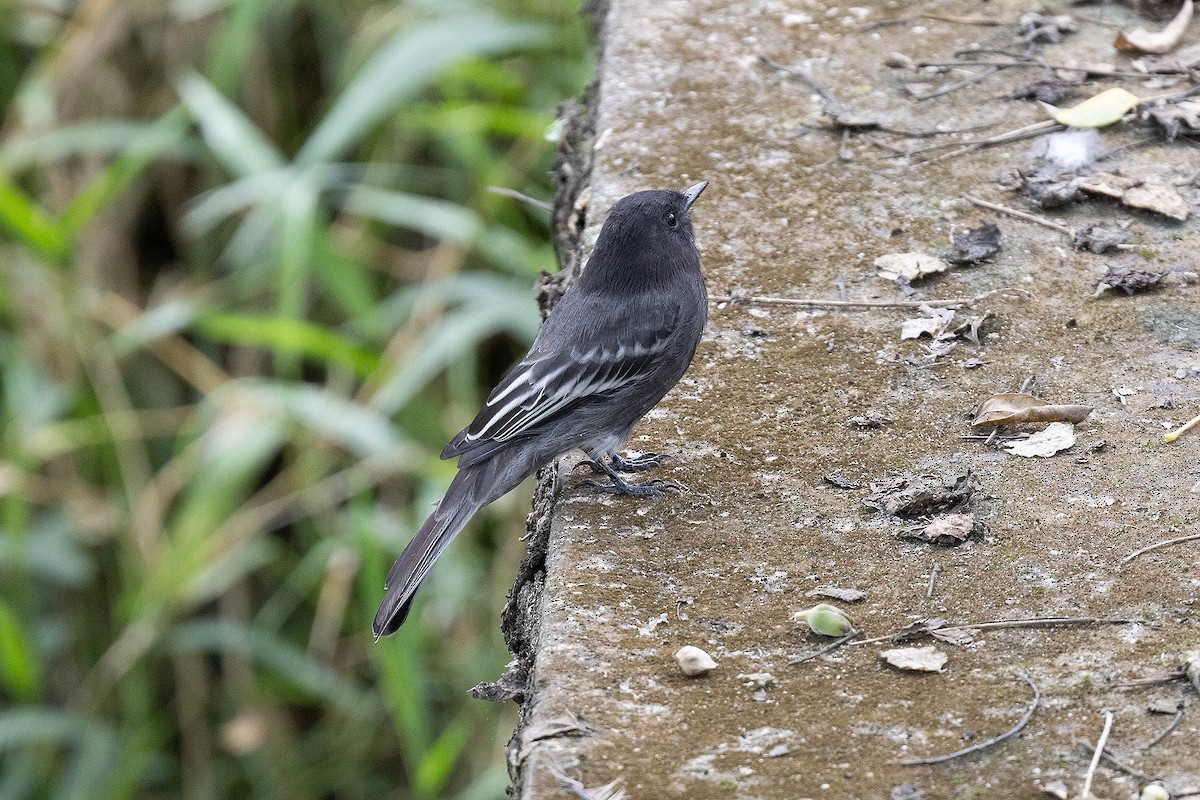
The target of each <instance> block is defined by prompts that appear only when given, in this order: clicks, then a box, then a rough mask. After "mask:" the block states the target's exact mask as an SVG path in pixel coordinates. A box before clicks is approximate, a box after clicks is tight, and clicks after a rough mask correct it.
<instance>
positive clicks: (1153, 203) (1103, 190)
mask: <svg viewBox="0 0 1200 800" xmlns="http://www.w3.org/2000/svg"><path fill="white" fill-rule="evenodd" d="M1072 185H1074V186H1075V187H1076V188H1079V189H1082V190H1083V191H1085V192H1088V193H1089V194H1100V195H1104V196H1105V197H1113V198H1116V199H1118V200H1120V201H1121V203H1122V204H1123V205H1126V206H1129V207H1130V208H1140V209H1142V210H1144V211H1153V212H1155V213H1156V214H1162V215H1163V216H1165V217H1170V218H1171V219H1177V220H1179V221H1180V222H1182V221H1183V220H1185V219H1187V217H1188V205H1187V203H1186V202H1185V201H1184V199H1183V198H1182V197H1180V195H1179V192H1177V191H1175V187H1173V186H1170V185H1168V184H1165V183H1160V182H1159V181H1152V180H1151V181H1143V180H1139V179H1137V178H1130V177H1128V176H1126V175H1117V174H1116V173H1113V172H1097V173H1094V174H1092V175H1086V176H1084V177H1081V178H1076V179H1075V180H1074V181H1072Z"/></svg>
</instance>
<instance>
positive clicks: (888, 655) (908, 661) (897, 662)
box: [879, 647, 950, 672]
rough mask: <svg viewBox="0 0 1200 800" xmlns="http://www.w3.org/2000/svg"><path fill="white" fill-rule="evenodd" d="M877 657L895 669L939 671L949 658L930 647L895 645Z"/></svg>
mask: <svg viewBox="0 0 1200 800" xmlns="http://www.w3.org/2000/svg"><path fill="white" fill-rule="evenodd" d="M879 657H880V658H882V659H883V660H884V661H886V662H887V663H889V664H891V665H892V666H893V667H896V668H897V669H905V670H911V671H914V672H941V671H942V668H943V667H945V666H946V662H947V661H949V660H950V659H949V658H947V657H946V654H945V653H941V652H938V651H937V650H936V649H935V648H932V647H896V648H894V649H892V650H884V651H883V652H882V653H880V654H879Z"/></svg>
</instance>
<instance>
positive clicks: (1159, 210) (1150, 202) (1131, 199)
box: [1121, 181, 1188, 222]
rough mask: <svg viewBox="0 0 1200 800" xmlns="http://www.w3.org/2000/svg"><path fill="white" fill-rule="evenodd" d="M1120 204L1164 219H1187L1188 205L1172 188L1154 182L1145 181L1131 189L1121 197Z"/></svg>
mask: <svg viewBox="0 0 1200 800" xmlns="http://www.w3.org/2000/svg"><path fill="white" fill-rule="evenodd" d="M1121 202H1122V203H1123V204H1124V205H1127V206H1129V207H1130V208H1140V209H1142V210H1144V211H1153V212H1154V213H1156V214H1162V215H1163V216H1164V217H1170V218H1171V219H1177V220H1179V221H1180V222H1183V221H1184V220H1185V219H1187V218H1188V205H1187V202H1185V201H1184V199H1183V198H1182V197H1180V196H1179V192H1177V191H1175V187H1174V186H1168V185H1167V184H1165V183H1158V182H1155V181H1146V182H1145V183H1143V184H1142V185H1140V186H1134V187H1131V188H1130V189H1129V190H1127V191H1126V192H1125V194H1123V195H1122V196H1121Z"/></svg>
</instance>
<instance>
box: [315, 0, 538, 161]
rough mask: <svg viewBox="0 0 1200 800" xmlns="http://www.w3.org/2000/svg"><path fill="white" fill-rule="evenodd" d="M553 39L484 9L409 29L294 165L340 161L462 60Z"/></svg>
mask: <svg viewBox="0 0 1200 800" xmlns="http://www.w3.org/2000/svg"><path fill="white" fill-rule="evenodd" d="M550 39H551V37H550V30H549V29H548V28H546V27H544V26H541V25H535V24H529V23H517V22H508V21H506V20H503V19H500V18H497V17H493V16H490V15H488V14H485V13H482V12H476V13H474V14H472V15H470V16H464V17H457V18H446V19H439V20H435V21H432V22H426V23H423V24H420V25H413V26H411V27H408V28H405V29H404V30H403V31H401V32H400V33H399V34H398V35H397V36H396V37H394V38H393V39H392V40H391V41H390V42H388V43H387V44H385V45H384V46H383V47H382V48H381V49H380V50H379V52H377V53H376V54H375V55H374V56H373V57H372V58H371V60H370V61H368V62H367V63H366V65H365V66H364V67H363V68H362V70H361V71H360V72H359V73H358V75H356V76H355V78H354V80H353V82H352V83H351V84H350V85H349V86H347V87H346V89H345V91H343V92H342V94H341V96H340V97H338V99H337V102H335V103H334V105H333V108H331V109H330V110H329V113H327V114H326V115H325V117H324V119H323V120H322V122H321V124H320V125H318V126H317V129H316V130H315V131H313V133H312V135H311V136H310V137H309V139H308V141H307V142H305V143H304V146H303V147H302V148H301V149H300V152H299V153H298V154H297V156H296V163H297V164H301V165H304V166H313V165H316V164H322V163H328V162H330V161H334V160H336V159H337V158H338V157H339V156H341V155H342V154H343V153H345V152H346V151H347V150H348V149H350V147H351V146H352V145H353V144H354V143H355V142H356V141H358V139H359V138H361V137H362V136H363V134H365V133H366V132H367V131H368V130H369V129H370V128H371V127H372V126H373V125H374V124H375V123H377V122H378V121H379V120H381V119H383V118H384V117H385V116H387V115H389V114H391V113H392V112H393V111H394V110H395V108H396V106H397V105H399V104H400V103H403V102H404V101H406V100H409V99H411V98H413V97H415V96H416V95H417V94H418V93H419V92H420V91H422V90H423V89H424V88H425V87H427V86H428V85H429V84H430V83H431V82H432V81H433V80H434V79H435V78H437V77H438V75H440V74H441V73H442V72H443V71H444V70H445V69H446V68H447V67H450V66H451V65H453V64H455V63H457V62H458V61H461V60H462V59H464V58H468V57H470V56H481V55H488V54H495V53H502V52H507V51H512V50H516V49H520V48H527V47H535V46H538V45H543V44H547V43H548V42H549V41H550Z"/></svg>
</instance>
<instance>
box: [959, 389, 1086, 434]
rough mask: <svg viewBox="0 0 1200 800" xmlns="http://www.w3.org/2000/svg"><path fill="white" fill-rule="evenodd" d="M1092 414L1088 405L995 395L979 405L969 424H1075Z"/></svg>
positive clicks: (1030, 396)
mask: <svg viewBox="0 0 1200 800" xmlns="http://www.w3.org/2000/svg"><path fill="white" fill-rule="evenodd" d="M1091 413H1092V407H1091V406H1075V405H1056V404H1054V403H1048V402H1046V401H1045V400H1042V399H1041V398H1040V397H1034V396H1033V395H1031V394H1024V393H1013V394H994V395H992V396H991V397H989V398H988V399H986V400H984V401H983V402H982V403H980V404H979V411H978V413H976V414H975V419H973V420H971V425H972V426H973V427H976V428H985V427H995V426H997V425H1020V424H1022V423H1025V422H1070V423H1073V424H1078V423H1080V422H1083V421H1084V420H1085V419H1087V416H1088V414H1091Z"/></svg>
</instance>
